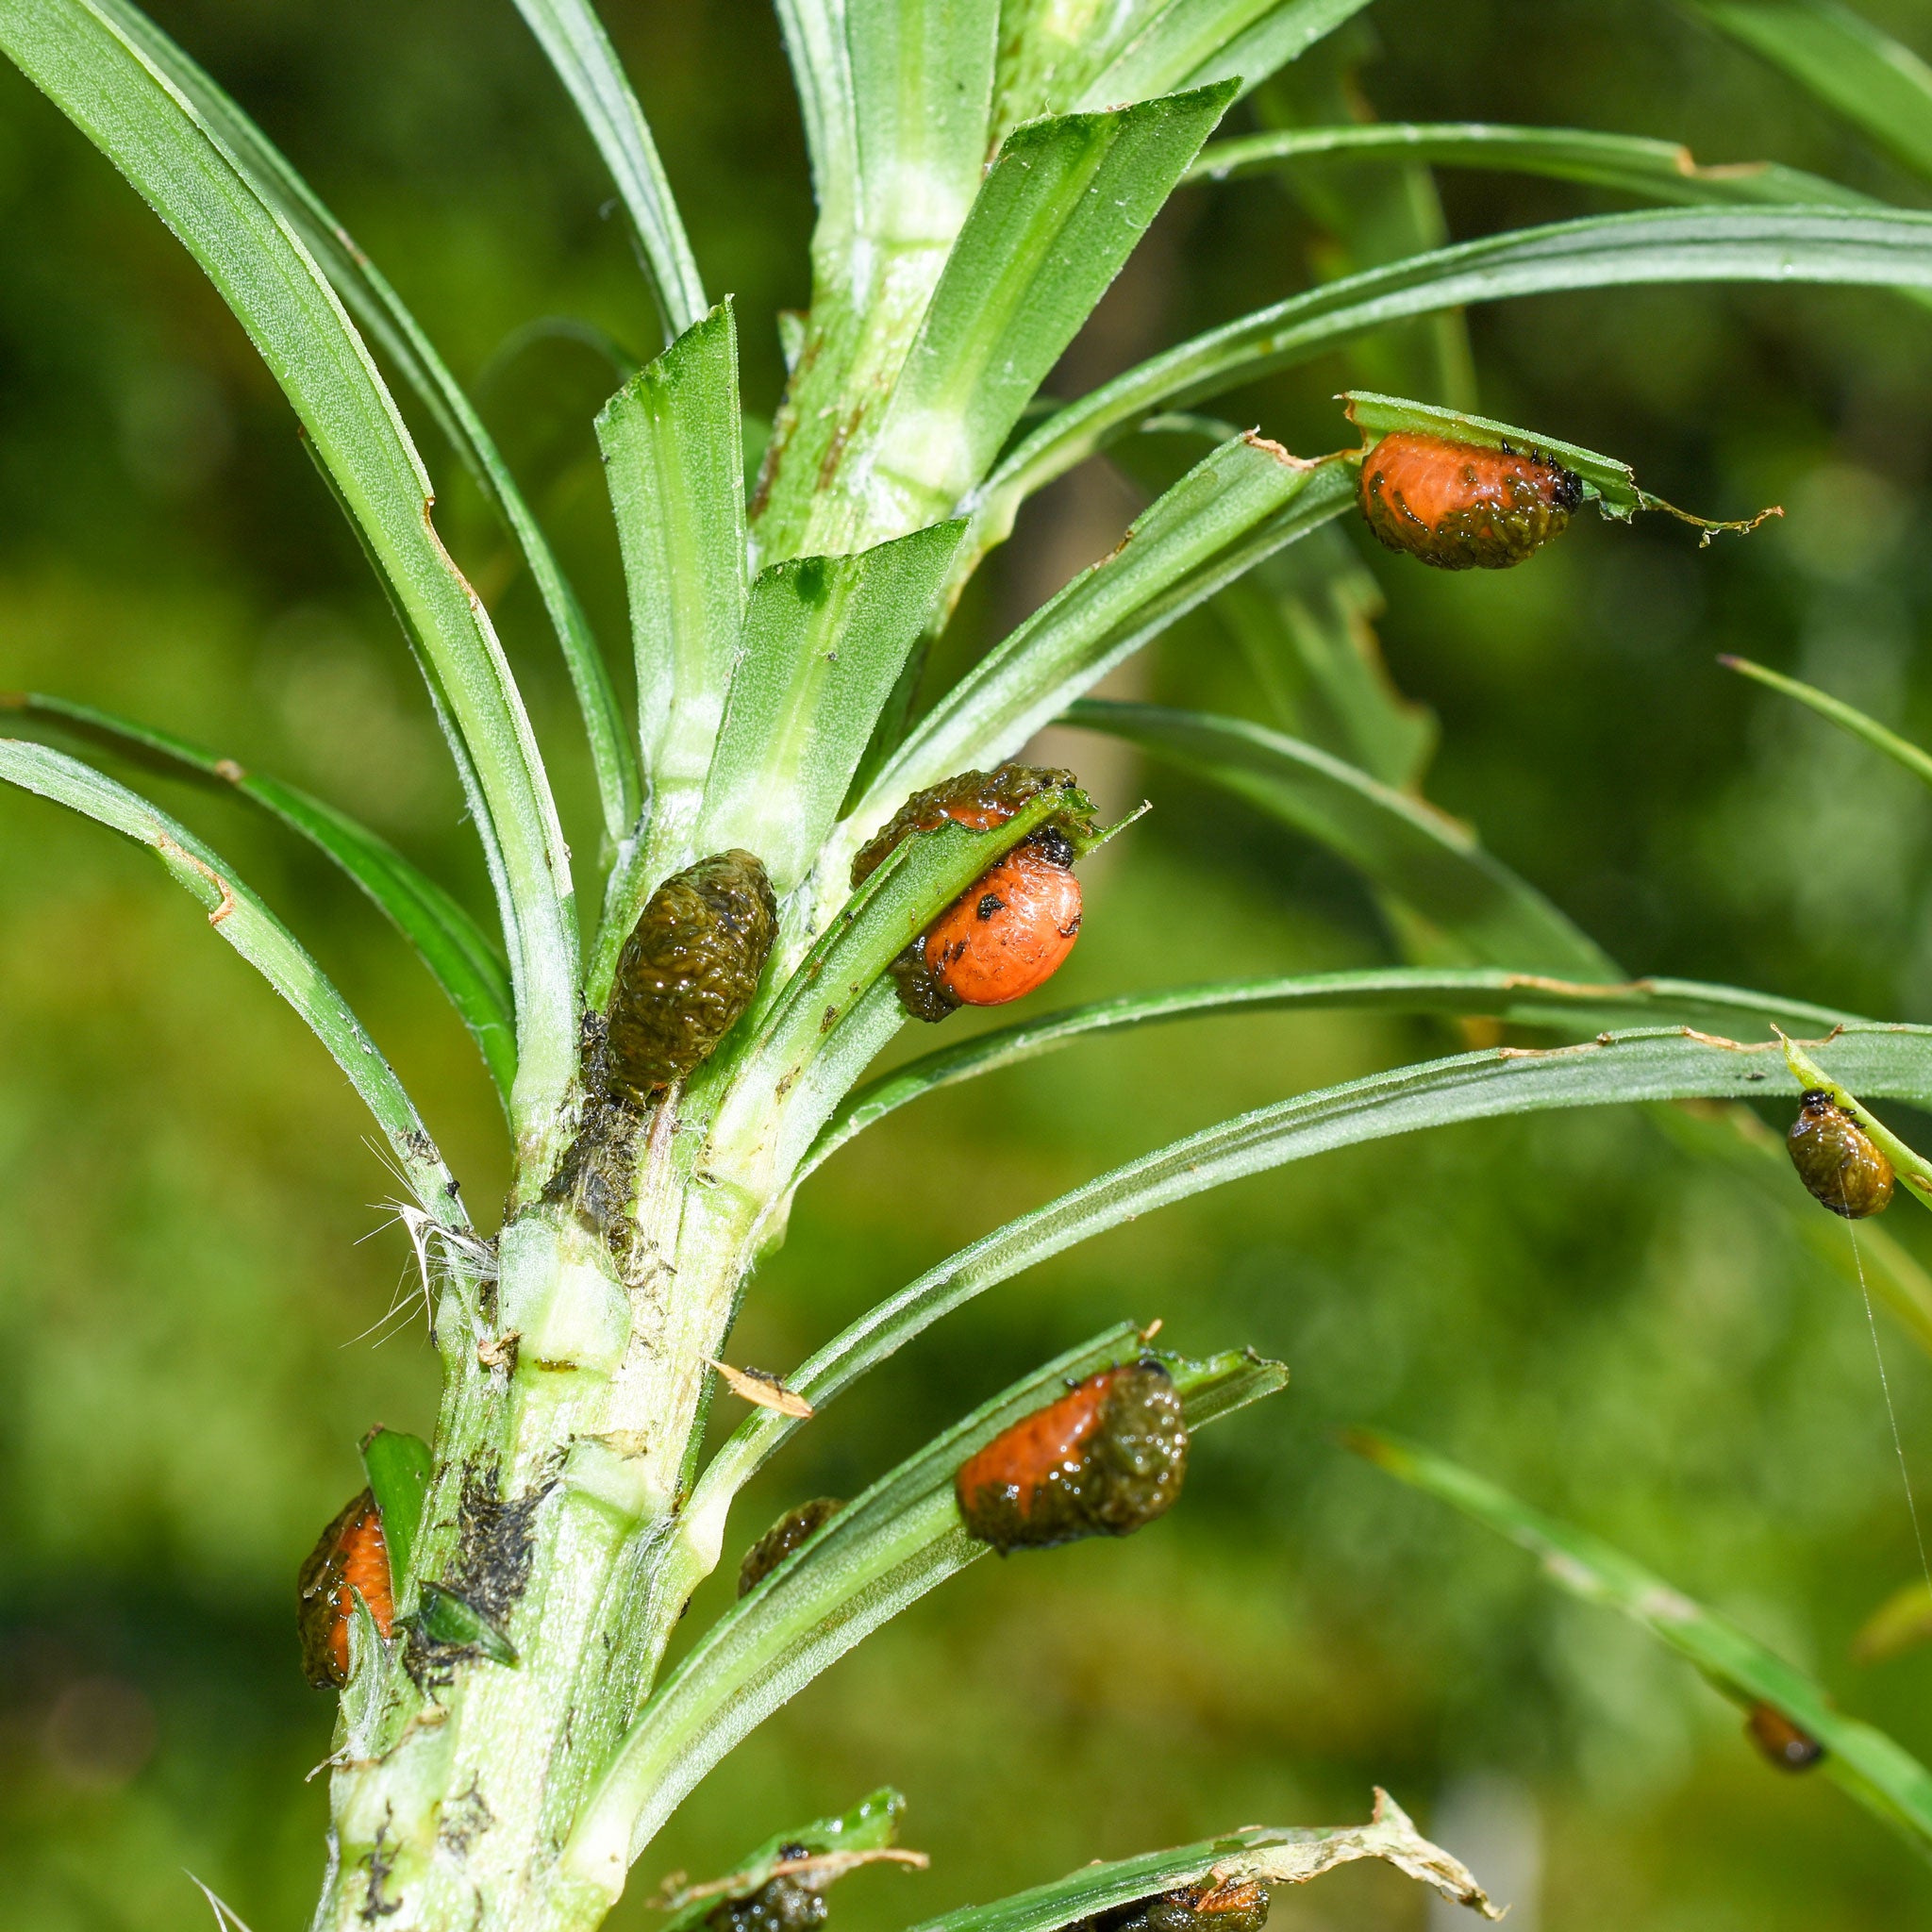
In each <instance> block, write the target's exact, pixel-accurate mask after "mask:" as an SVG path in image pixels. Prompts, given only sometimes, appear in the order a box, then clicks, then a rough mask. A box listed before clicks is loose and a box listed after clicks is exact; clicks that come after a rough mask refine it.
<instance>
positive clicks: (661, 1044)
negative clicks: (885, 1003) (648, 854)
mask: <svg viewBox="0 0 1932 1932" xmlns="http://www.w3.org/2000/svg"><path fill="white" fill-rule="evenodd" d="M777 930H778V908H777V902H776V900H775V899H774V896H773V892H772V882H771V880H770V879H769V878H768V877H767V876H766V874H765V868H764V866H763V865H762V864H761V863H760V862H759V861H758V858H756V857H755V856H754V855H753V854H752V853H749V852H744V851H737V850H734V851H730V852H718V853H713V854H712V855H711V857H710V858H701V859H699V860H698V862H697V863H696V864H695V865H692V866H689V867H687V868H686V869H685V870H684V871H683V872H680V873H675V874H673V875H672V876H671V877H670V878H668V879H666V880H665V881H664V883H663V884H662V885H661V886H659V887H658V890H657V891H655V892H653V893H652V894H651V897H650V901H649V903H648V904H647V905H646V906H645V907H644V909H643V911H642V912H641V914H640V915H639V918H638V923H637V925H636V927H635V928H634V929H633V930H632V932H631V935H630V937H629V938H628V939H627V940H625V942H624V951H623V952H622V953H621V954H620V955H619V956H618V961H617V975H616V978H615V980H614V982H613V983H612V986H611V990H610V1003H609V1006H608V1008H607V1011H606V1025H605V1029H604V1035H603V1040H602V1042H601V1047H600V1050H599V1053H598V1055H597V1066H596V1069H595V1071H596V1074H597V1075H598V1076H599V1081H600V1084H601V1085H602V1086H603V1087H604V1088H605V1089H606V1091H608V1092H610V1093H611V1094H613V1095H615V1096H616V1097H618V1098H620V1099H624V1100H628V1101H630V1102H632V1103H633V1104H641V1103H642V1102H643V1101H645V1100H647V1099H648V1098H649V1096H650V1095H651V1094H652V1093H653V1092H654V1091H657V1089H658V1088H660V1087H665V1086H668V1085H669V1084H670V1083H671V1082H672V1081H673V1080H679V1079H682V1078H683V1077H684V1076H685V1075H686V1074H689V1073H690V1072H691V1070H692V1069H693V1068H694V1067H697V1066H699V1065H701V1064H702V1063H703V1062H704V1061H705V1060H707V1059H708V1058H710V1056H711V1055H712V1054H713V1053H714V1052H715V1051H716V1050H717V1047H718V1043H719V1041H722V1040H723V1039H724V1035H725V1034H726V1033H728V1032H729V1031H730V1030H731V1027H732V1026H733V1025H734V1024H736V1022H737V1020H738V1018H739V1016H740V1015H741V1013H742V1012H743V1011H744V1009H745V1008H747V1007H748V1006H750V1005H751V1003H752V1000H753V998H754V996H755V995H756V994H757V992H758V975H759V974H761V973H762V972H763V971H764V966H765V958H766V956H767V955H768V954H769V953H770V952H771V950H772V941H773V940H774V938H775V937H776V934H777Z"/></svg>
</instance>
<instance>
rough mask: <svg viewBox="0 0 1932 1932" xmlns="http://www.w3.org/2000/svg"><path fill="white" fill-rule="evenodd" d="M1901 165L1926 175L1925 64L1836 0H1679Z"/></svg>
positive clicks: (1931, 119) (1930, 144)
mask: <svg viewBox="0 0 1932 1932" xmlns="http://www.w3.org/2000/svg"><path fill="white" fill-rule="evenodd" d="M1683 4H1684V5H1685V7H1686V8H1688V10H1689V11H1690V12H1691V13H1692V14H1693V15H1696V16H1697V17H1699V18H1701V19H1703V20H1707V21H1708V22H1709V23H1710V25H1712V26H1714V27H1716V28H1717V29H1718V31H1719V32H1720V33H1724V34H1728V35H1729V36H1730V37H1731V38H1732V39H1733V40H1734V41H1738V42H1741V43H1742V44H1743V45H1745V46H1747V47H1749V48H1750V49H1751V50H1752V52H1753V53H1755V54H1757V55H1759V56H1761V57H1762V58H1764V59H1766V60H1768V61H1769V62H1770V63H1771V64H1772V65H1773V66H1774V67H1775V68H1777V69H1779V70H1780V71H1781V72H1782V73H1784V74H1786V75H1790V78H1791V79H1792V80H1794V81H1796V82H1797V84H1798V85H1799V86H1800V87H1802V88H1804V89H1805V90H1806V91H1807V92H1809V93H1811V94H1814V95H1815V96H1816V97H1817V98H1818V99H1819V100H1821V101H1824V103H1825V104H1826V105H1827V106H1829V107H1831V108H1836V109H1837V110H1838V112H1839V113H1840V114H1842V115H1843V116H1844V118H1845V119H1846V120H1847V121H1849V122H1850V123H1851V124H1852V125H1854V126H1855V127H1857V128H1858V129H1860V130H1861V131H1862V132H1863V133H1865V134H1867V135H1869V136H1870V137H1871V139H1872V140H1873V141H1874V142H1877V144H1878V145H1879V146H1880V147H1882V148H1885V149H1886V150H1888V151H1889V152H1890V154H1892V155H1894V156H1896V157H1897V158H1898V159H1900V160H1901V161H1903V162H1904V163H1905V164H1906V166H1907V167H1908V168H1911V169H1913V170H1915V171H1916V172H1917V173H1919V174H1921V175H1927V176H1932V68H1928V67H1927V66H1926V64H1925V63H1924V61H1923V60H1922V59H1920V58H1919V57H1918V56H1917V55H1916V54H1914V53H1913V52H1912V51H1911V49H1910V48H1909V47H1906V46H1903V45H1901V44H1900V43H1899V42H1897V41H1895V40H1893V39H1892V38H1891V36H1890V34H1887V33H1883V32H1881V31H1880V30H1879V29H1878V28H1877V27H1875V26H1874V25H1872V23H1871V22H1870V21H1869V20H1867V19H1865V17H1864V16H1863V15H1862V14H1859V13H1856V12H1854V11H1853V10H1852V8H1849V7H1841V6H1840V5H1838V4H1837V0H1683Z"/></svg>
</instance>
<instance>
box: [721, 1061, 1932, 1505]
mask: <svg viewBox="0 0 1932 1932" xmlns="http://www.w3.org/2000/svg"><path fill="white" fill-rule="evenodd" d="M1808 1043H1809V1042H1807V1044H1808ZM1813 1051H1814V1053H1815V1056H1816V1058H1819V1059H1820V1060H1822V1061H1823V1062H1824V1064H1825V1065H1826V1067H1827V1068H1828V1069H1829V1070H1830V1072H1831V1073H1832V1074H1833V1076H1834V1077H1836V1078H1838V1079H1840V1080H1841V1081H1842V1082H1843V1084H1844V1085H1845V1086H1847V1087H1849V1088H1852V1089H1853V1090H1855V1091H1857V1092H1858V1093H1859V1094H1860V1095H1862V1096H1864V1097H1866V1098H1871V1099H1891V1100H1904V1101H1907V1102H1909V1103H1910V1104H1911V1105H1913V1106H1915V1107H1921V1108H1927V1107H1932V1027H1924V1026H1905V1025H1880V1024H1866V1023H1861V1024H1855V1025H1848V1026H1845V1027H1844V1028H1842V1029H1841V1030H1840V1031H1839V1032H1837V1033H1836V1034H1835V1035H1834V1036H1833V1037H1832V1038H1831V1039H1830V1040H1829V1041H1828V1042H1820V1043H1818V1044H1816V1045H1815V1046H1814V1048H1813ZM1799 1091H1800V1087H1799V1083H1798V1081H1797V1080H1796V1079H1795V1078H1794V1077H1793V1076H1792V1074H1791V1073H1790V1069H1789V1068H1788V1067H1787V1066H1786V1064H1785V1061H1784V1057H1783V1050H1782V1047H1781V1045H1780V1043H1779V1042H1778V1041H1762V1042H1754V1043H1743V1042H1739V1041H1731V1040H1728V1039H1724V1038H1721V1037H1718V1036H1713V1035H1708V1034H1704V1033H1701V1032H1693V1031H1691V1029H1689V1028H1687V1027H1673V1028H1669V1029H1656V1030H1641V1031H1632V1032H1627V1033H1606V1034H1603V1035H1601V1036H1600V1037H1599V1038H1598V1039H1597V1040H1595V1041H1591V1042H1589V1043H1588V1044H1585V1045H1578V1046H1559V1047H1549V1048H1534V1049H1532V1048H1527V1047H1508V1046H1505V1047H1493V1048H1489V1049H1486V1050H1484V1051H1483V1052H1480V1053H1472V1054H1458V1055H1457V1056H1455V1057H1453V1058H1446V1059H1437V1060H1424V1061H1422V1062H1419V1063H1418V1064H1416V1065H1413V1066H1407V1067H1397V1068H1394V1069H1391V1071H1390V1072H1387V1073H1381V1074H1368V1075H1366V1076H1365V1077H1364V1078H1362V1079H1359V1080H1350V1081H1346V1082H1344V1083H1343V1084H1342V1085H1341V1086H1338V1087H1328V1088H1323V1089H1320V1090H1318V1091H1314V1092H1310V1093H1303V1094H1299V1095H1297V1096H1295V1097H1294V1098H1293V1099H1290V1100H1281V1101H1275V1102H1274V1103H1273V1104H1271V1105H1270V1106H1267V1107H1261V1108H1255V1109H1254V1110H1253V1111H1251V1112H1249V1113H1245V1114H1241V1115H1238V1116H1236V1117H1235V1118H1234V1119H1232V1120H1227V1121H1223V1122H1221V1123H1219V1124H1217V1125H1215V1126H1211V1127H1207V1128H1204V1129H1203V1130H1202V1131H1201V1132H1200V1133H1197V1134H1191V1135H1189V1136H1188V1137H1187V1138H1186V1139H1184V1140H1180V1141H1174V1142H1172V1143H1170V1144H1169V1145H1168V1146H1166V1147H1162V1148H1160V1149H1158V1150H1157V1151H1156V1152H1154V1153H1152V1154H1144V1155H1142V1156H1141V1157H1140V1158H1138V1159H1135V1160H1130V1161H1127V1162H1125V1163H1124V1165H1122V1166H1120V1167H1117V1168H1115V1169H1113V1170H1112V1171H1111V1172H1110V1173H1108V1174H1101V1175H1100V1176H1098V1177H1097V1178H1096V1179H1094V1180H1091V1181H1089V1182H1087V1183H1086V1184H1085V1185H1084V1186H1082V1187H1078V1188H1074V1189H1073V1190H1071V1191H1069V1192H1067V1193H1064V1194H1062V1195H1060V1196H1059V1197H1058V1199H1057V1200H1053V1201H1050V1202H1048V1203H1047V1204H1046V1205H1045V1206H1044V1207H1041V1208H1035V1209H1034V1210H1033V1211H1032V1212H1031V1213H1029V1214H1023V1215H1021V1216H1020V1217H1019V1218H1018V1219H1017V1220H1014V1221H1009V1222H1008V1223H1007V1224H1006V1225H1005V1226H1004V1227H1000V1228H996V1229H995V1230H994V1231H993V1232H992V1233H991V1234H989V1235H985V1236H983V1237H982V1238H981V1239H980V1240H979V1241H974V1243H973V1244H972V1245H971V1246H970V1247H965V1248H961V1249H960V1250H959V1251H958V1253H957V1254H955V1255H952V1256H949V1257H947V1258H946V1259H945V1260H943V1261H941V1263H940V1264H939V1265H938V1266H937V1267H936V1268H933V1269H930V1270H929V1271H928V1272H927V1273H926V1274H923V1275H921V1276H920V1277H919V1279H918V1280H917V1281H914V1282H912V1283H910V1284H909V1285H908V1287H906V1288H904V1289H902V1290H900V1291H899V1292H898V1293H897V1294H895V1295H892V1296H891V1297H890V1298H889V1299H888V1300H886V1301H883V1302H881V1303H880V1304H879V1305H878V1306H877V1307H874V1308H872V1309H870V1310H869V1311H868V1312H867V1313H866V1314H864V1315H862V1316H860V1317H859V1319H858V1321H857V1322H855V1323H853V1324H851V1326H850V1327H848V1328H846V1329H844V1330H843V1331H842V1332H841V1334H839V1335H838V1336H835V1337H834V1338H833V1339H832V1340H831V1341H828V1342H826V1343H825V1344H824V1347H823V1348H821V1349H819V1350H818V1351H817V1352H816V1353H815V1354H814V1355H813V1356H812V1357H811V1358H810V1359H809V1360H808V1361H806V1362H804V1363H803V1364H801V1365H800V1367H799V1368H798V1369H797V1370H795V1371H794V1372H793V1373H792V1374H790V1375H788V1376H787V1377H786V1385H787V1387H789V1388H791V1389H793V1390H795V1391H797V1392H798V1393H799V1394H800V1395H802V1396H804V1398H805V1399H806V1400H807V1401H808V1402H809V1403H810V1404H811V1405H812V1406H813V1407H814V1408H816V1409H823V1408H824V1406H825V1404H826V1403H828V1402H830V1401H831V1400H833V1399H834V1398H835V1397H836V1396H837V1395H838V1394H840V1393H841V1391H843V1390H846V1389H848V1388H850V1387H851V1386H852V1384H853V1383H854V1382H856V1381H857V1380H858V1378H859V1376H861V1375H862V1374H865V1373H866V1372H867V1371H868V1370H869V1369H872V1368H874V1367H876V1366H877V1365H878V1364H879V1363H880V1362H882V1361H884V1360H886V1359H887V1357H890V1356H891V1355H892V1354H894V1353H895V1352H896V1351H897V1350H898V1349H900V1348H902V1347H904V1346H905V1344H906V1343H907V1342H908V1341H910V1340H911V1339H912V1338H913V1337H914V1336H915V1335H918V1334H920V1333H922V1332H923V1331H924V1329H926V1328H927V1327H929V1326H930V1325H931V1324H933V1323H934V1322H937V1321H938V1320H940V1318H941V1316H943V1315H947V1314H950V1313H951V1312H952V1310H953V1309H955V1308H957V1307H961V1306H963V1305H964V1304H965V1303H966V1302H969V1301H971V1300H972V1299H973V1298H974V1296H975V1295H978V1294H981V1293H984V1292H985V1291H986V1290H988V1289H990V1288H993V1287H996V1286H997V1285H998V1284H999V1283H1001V1282H1003V1281H1007V1280H1009V1279H1010V1278H1011V1277H1012V1276H1013V1275H1015V1274H1020V1273H1022V1272H1023V1271H1024V1270H1025V1269H1027V1268H1030V1267H1032V1266H1033V1265H1034V1264H1035V1263H1036V1262H1039V1261H1043V1260H1045V1259H1047V1258H1048V1257H1050V1256H1053V1255H1058V1254H1060V1253H1062V1252H1064V1251H1065V1250H1066V1249H1068V1248H1071V1247H1074V1246H1077V1245H1078V1244H1079V1243H1080V1242H1081V1241H1091V1239H1093V1237H1094V1236H1096V1235H1100V1234H1104V1233H1106V1232H1107V1231H1108V1229H1109V1228H1113V1227H1118V1226H1120V1225H1121V1224H1123V1223H1124V1222H1128V1221H1132V1220H1134V1219H1136V1218H1137V1217H1138V1216H1140V1215H1142V1214H1148V1213H1152V1212H1153V1211H1154V1210H1155V1209H1156V1208H1165V1207H1169V1206H1171V1205H1172V1204H1173V1203H1174V1202H1176V1201H1184V1200H1187V1199H1189V1198H1191V1196H1193V1195H1195V1194H1201V1193H1206V1192H1207V1191H1208V1190H1209V1189H1211V1188H1217V1187H1222V1186H1224V1185H1225V1184H1226V1183H1228V1182H1230V1181H1237V1180H1242V1179H1246V1178H1248V1177H1249V1176H1251V1175H1254V1174H1265V1173H1267V1172H1269V1171H1270V1170H1271V1169H1274V1168H1276V1167H1282V1166H1285V1165H1287V1163H1289V1162H1290V1161H1293V1160H1305V1159H1307V1158H1310V1157H1311V1156H1314V1155H1318V1154H1327V1153H1332V1152H1335V1151H1336V1150H1338V1149H1340V1148H1343V1147H1355V1146H1361V1145H1363V1144H1365V1143H1367V1142H1369V1141H1381V1140H1387V1139H1390V1138H1392V1137H1394V1136H1396V1135H1400V1134H1409V1133H1416V1132H1419V1131H1421V1130H1422V1129H1424V1128H1425V1127H1440V1126H1447V1125H1450V1124H1455V1123H1457V1122H1462V1121H1475V1120H1493V1119H1498V1118H1501V1117H1503V1116H1506V1115H1514V1114H1526V1113H1539V1112H1543V1111H1549V1110H1556V1109H1563V1108H1577V1107H1608V1106H1620V1105H1625V1104H1628V1103H1630V1102H1633V1101H1656V1100H1698V1099H1703V1100H1732V1099H1760V1100H1761V1099H1769V1098H1774V1097H1777V1098H1795V1097H1796V1096H1797V1094H1798V1092H1799ZM1791 1185H1792V1186H1793V1187H1796V1186H1797V1185H1798V1182H1797V1181H1796V1179H1795V1177H1794V1178H1793V1180H1792V1182H1791ZM1820 1211H1821V1212H1823V1211H1824V1210H1822V1209H1821V1210H1820ZM795 1426H796V1424H795V1423H793V1422H792V1421H791V1419H790V1418H788V1417H785V1416H781V1415H779V1414H777V1413H776V1412H775V1411H774V1410H770V1409H760V1410H759V1411H758V1414H756V1415H754V1416H751V1417H749V1418H748V1419H747V1420H746V1421H745V1422H744V1423H743V1424H741V1426H740V1427H739V1428H738V1430H737V1431H736V1432H735V1433H734V1434H733V1435H732V1436H731V1437H730V1439H729V1440H728V1441H726V1442H725V1443H724V1446H723V1447H722V1448H721V1449H720V1450H719V1452H718V1454H717V1456H716V1457H714V1458H713V1460H712V1462H711V1464H710V1466H709V1467H708V1469H707V1470H706V1472H705V1474H704V1476H703V1478H702V1480H701V1482H700V1485H699V1492H700V1494H703V1495H709V1494H711V1493H715V1492H716V1491H733V1492H735V1491H736V1490H737V1489H739V1488H740V1487H741V1486H742V1484H743V1483H744V1482H745V1481H746V1480H747V1479H748V1478H749V1477H750V1476H751V1474H753V1472H754V1471H755V1470H757V1469H758V1467H759V1466H760V1465H761V1464H762V1463H763V1462H764V1461H765V1460H766V1459H767V1458H768V1457H770V1456H771V1455H772V1453H773V1451H774V1450H775V1449H776V1448H777V1446H778V1444H779V1443H780V1442H782V1441H784V1440H785V1438H786V1437H787V1436H788V1435H790V1434H791V1430H792V1429H793V1428H794V1427H795ZM692 1507H693V1509H695V1508H696V1507H697V1503H696V1500H695V1499H694V1500H693V1503H692Z"/></svg>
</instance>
